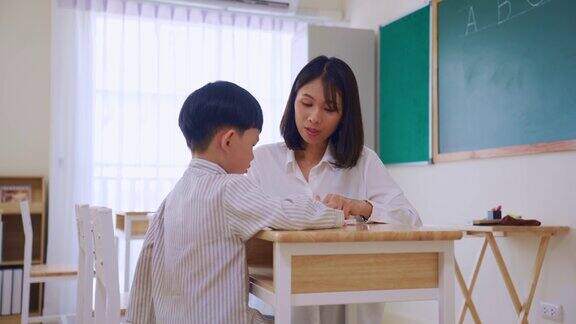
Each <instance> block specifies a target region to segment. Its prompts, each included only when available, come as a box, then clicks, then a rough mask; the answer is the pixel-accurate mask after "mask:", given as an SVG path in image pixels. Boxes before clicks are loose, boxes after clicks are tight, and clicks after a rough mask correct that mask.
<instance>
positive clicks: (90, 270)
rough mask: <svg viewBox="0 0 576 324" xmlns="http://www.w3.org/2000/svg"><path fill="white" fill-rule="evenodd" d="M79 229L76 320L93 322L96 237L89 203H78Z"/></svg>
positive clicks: (76, 208)
mask: <svg viewBox="0 0 576 324" xmlns="http://www.w3.org/2000/svg"><path fill="white" fill-rule="evenodd" d="M75 212H76V213H75V214H76V227H77V231H78V282H77V292H76V294H77V296H76V321H77V322H78V323H84V324H92V323H94V316H93V312H92V300H93V295H94V239H93V236H92V220H91V217H90V207H89V206H88V205H76V206H75Z"/></svg>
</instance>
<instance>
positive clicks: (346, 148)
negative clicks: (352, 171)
mask: <svg viewBox="0 0 576 324" xmlns="http://www.w3.org/2000/svg"><path fill="white" fill-rule="evenodd" d="M318 78H320V80H321V81H322V84H323V85H324V97H325V98H327V99H326V100H331V101H332V102H337V101H336V98H337V96H338V95H339V96H340V98H341V99H342V107H339V109H342V118H341V119H340V123H339V124H338V127H337V128H336V130H335V131H334V133H332V135H330V137H329V139H328V141H329V145H328V149H330V150H331V153H332V155H333V156H334V160H335V162H334V163H333V164H334V165H335V166H336V167H338V168H351V167H354V166H355V165H356V163H357V162H358V159H359V158H360V154H361V153H362V148H363V147H364V130H363V128H362V111H361V109H360V96H359V94H358V84H357V83H356V78H355V77H354V72H352V69H351V68H350V67H349V66H348V64H346V63H345V62H344V61H342V60H340V59H338V58H335V57H330V58H328V57H326V56H318V57H316V58H315V59H313V60H312V61H310V62H309V63H308V64H306V66H304V68H302V70H301V71H300V73H298V76H296V80H294V84H293V85H292V90H290V96H289V97H288V102H287V103H286V108H285V110H284V115H283V116H282V121H281V123H280V132H281V134H282V136H283V137H284V142H286V146H287V147H288V148H289V149H291V150H303V149H304V146H303V141H304V140H303V139H302V136H301V135H300V133H299V132H298V128H297V127H296V118H295V106H294V104H295V102H296V95H297V93H298V90H300V88H302V87H303V86H304V85H305V84H307V83H309V82H311V81H313V80H316V79H318ZM328 98H329V99H328Z"/></svg>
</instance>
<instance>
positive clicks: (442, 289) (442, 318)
mask: <svg viewBox="0 0 576 324" xmlns="http://www.w3.org/2000/svg"><path fill="white" fill-rule="evenodd" d="M438 267H439V269H438V270H439V271H438V274H439V282H438V290H439V293H440V296H438V320H439V323H442V324H452V323H454V316H455V314H454V311H455V310H454V242H452V241H450V242H447V243H446V248H445V249H444V251H443V252H441V253H439V260H438Z"/></svg>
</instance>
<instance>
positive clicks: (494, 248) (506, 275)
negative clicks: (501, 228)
mask: <svg viewBox="0 0 576 324" xmlns="http://www.w3.org/2000/svg"><path fill="white" fill-rule="evenodd" d="M486 239H488V243H489V244H490V248H491V249H492V253H493V254H494V258H495V259H496V264H497V265H498V268H499V269H500V273H501V274H502V279H504V284H505V285H506V289H507V290H508V294H509V295H510V299H512V304H513V305H514V309H515V310H516V314H520V311H521V310H522V304H520V298H518V293H517V292H516V288H514V283H513V282H512V278H511V277H510V273H509V272H508V268H506V264H505V263H504V258H503V257H502V253H500V248H498V244H496V239H495V238H494V235H492V233H486Z"/></svg>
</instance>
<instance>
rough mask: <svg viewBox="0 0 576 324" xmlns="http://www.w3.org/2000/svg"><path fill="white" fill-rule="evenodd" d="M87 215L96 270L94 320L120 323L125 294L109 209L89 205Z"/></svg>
mask: <svg viewBox="0 0 576 324" xmlns="http://www.w3.org/2000/svg"><path fill="white" fill-rule="evenodd" d="M90 216H91V219H92V228H93V230H92V234H93V237H94V252H95V253H94V257H95V269H96V294H95V303H94V320H95V322H96V323H109V324H116V323H120V321H121V319H122V317H123V316H124V315H125V312H126V305H127V304H128V298H127V296H128V295H127V294H126V295H123V296H121V295H120V286H119V283H118V255H117V250H116V247H115V246H114V241H115V240H114V227H113V224H112V210H111V209H109V208H104V207H90Z"/></svg>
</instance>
